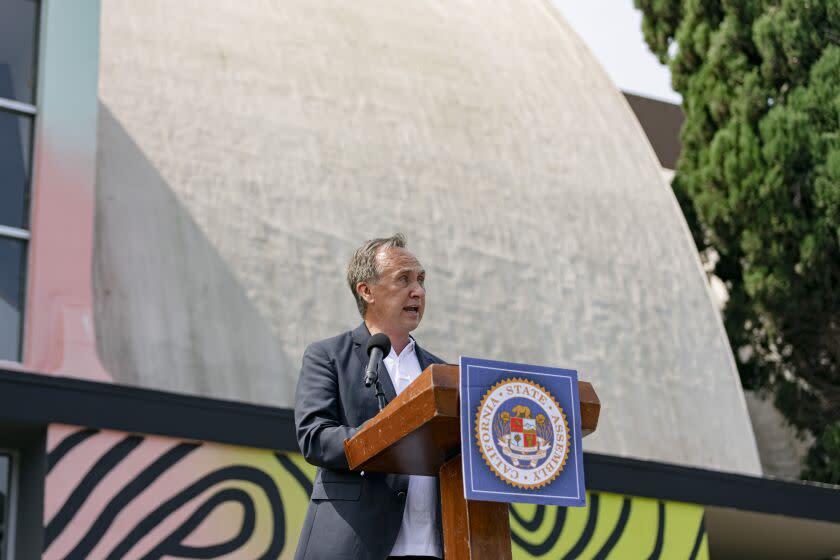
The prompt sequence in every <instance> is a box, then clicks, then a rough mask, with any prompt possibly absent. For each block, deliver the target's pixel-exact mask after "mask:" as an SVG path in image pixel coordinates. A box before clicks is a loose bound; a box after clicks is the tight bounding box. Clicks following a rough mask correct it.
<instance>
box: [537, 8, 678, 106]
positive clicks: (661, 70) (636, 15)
mask: <svg viewBox="0 0 840 560" xmlns="http://www.w3.org/2000/svg"><path fill="white" fill-rule="evenodd" d="M553 1H554V5H555V6H557V8H558V9H559V10H560V12H562V14H563V16H565V18H566V21H568V22H569V24H570V25H571V26H572V27H573V28H574V29H575V31H577V33H578V35H580V36H581V37H582V38H583V40H584V41H585V42H586V44H587V45H589V48H590V49H591V50H592V52H593V53H594V54H595V57H596V58H597V59H598V60H599V61H600V62H601V65H602V66H603V67H604V68H605V69H606V71H607V74H609V75H610V77H611V78H612V80H613V82H615V84H616V86H618V88H619V89H620V90H622V91H627V92H630V93H637V94H639V95H644V96H645V97H654V98H656V99H662V100H664V101H670V102H672V103H680V102H681V100H682V98H681V97H680V95H679V94H678V93H676V92H675V91H674V90H673V89H671V72H670V71H669V70H668V68H667V67H666V66H663V65H662V64H660V63H659V60H657V59H656V57H655V56H654V55H653V54H652V53H651V52H650V50H649V49H648V47H647V45H646V44H645V40H644V38H643V37H642V13H641V12H639V11H637V10H636V8H635V7H634V6H633V0H553Z"/></svg>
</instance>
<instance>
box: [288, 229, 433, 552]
mask: <svg viewBox="0 0 840 560" xmlns="http://www.w3.org/2000/svg"><path fill="white" fill-rule="evenodd" d="M405 245H406V242H405V237H404V236H403V235H402V234H396V235H394V236H392V237H388V238H381V239H372V240H370V241H367V242H365V243H364V244H363V245H362V246H361V247H360V248H359V249H358V250H356V252H355V254H354V255H353V257H352V259H351V260H350V264H349V266H348V267H347V282H348V284H349V285H350V290H351V291H352V292H353V297H355V299H356V305H357V306H358V308H359V313H360V314H361V315H362V319H363V320H364V322H363V323H362V324H361V325H359V326H358V327H357V328H356V329H354V330H352V331H348V332H345V333H343V334H340V335H338V336H335V337H333V338H328V339H326V340H322V341H320V342H316V343H314V344H311V345H310V346H309V347H308V348H307V349H306V351H305V352H304V354H303V366H302V368H301V372H300V379H299V380H298V386H297V392H296V394H295V427H296V429H297V439H298V445H299V446H300V450H301V452H302V453H303V456H304V457H305V458H306V460H307V461H309V462H310V463H312V464H313V465H316V466H317V467H318V470H317V473H316V475H315V482H314V484H313V487H312V497H311V500H310V503H309V509H308V510H307V512H306V519H305V520H304V522H303V529H302V530H301V534H300V541H299V543H298V548H297V553H296V555H295V558H296V559H300V560H328V559H330V560H331V559H347V560H350V559H352V560H357V559H370V560H383V559H386V558H391V557H393V558H399V559H401V560H408V559H409V558H442V557H443V546H442V539H441V529H440V498H439V491H438V484H437V479H436V478H435V477H430V476H408V475H399V474H383V473H359V472H351V471H350V470H349V469H348V467H347V459H346V458H345V456H344V440H345V439H348V438H350V437H352V436H353V434H355V433H356V431H357V430H358V427H359V426H360V425H361V424H362V423H364V422H365V421H366V420H369V419H370V418H372V417H373V416H375V415H376V413H377V412H378V411H379V407H378V405H377V398H376V394H375V392H374V390H373V389H372V388H366V387H365V366H366V365H367V364H368V354H367V345H368V341H369V340H370V338H371V336H372V335H374V334H377V333H383V334H384V335H386V336H387V337H388V339H389V340H390V342H391V350H390V352H389V353H388V354H387V355H386V356H385V357H384V359H383V360H382V361H383V363H384V366H385V369H386V370H387V373H388V375H382V374H384V373H385V372H383V371H382V369H383V368H381V367H380V368H379V372H380V373H381V374H380V376H379V381H381V383H382V389H383V391H384V393H385V397H386V398H387V399H388V400H389V401H390V400H391V399H393V398H394V397H395V396H396V395H397V394H399V393H400V392H402V391H403V390H404V389H405V388H406V387H407V386H408V385H409V384H410V383H411V382H412V381H413V380H414V379H416V378H417V376H418V375H420V373H421V372H422V371H423V370H424V369H425V368H427V367H428V366H429V365H430V364H435V363H442V360H440V359H438V358H437V357H435V356H433V355H432V354H430V353H428V352H426V351H425V350H423V349H422V348H420V346H418V345H417V343H416V341H415V340H414V339H413V338H412V337H411V336H409V333H410V332H411V331H413V330H414V329H416V328H417V326H418V325H419V324H420V320H421V319H422V318H423V309H424V307H425V304H426V290H425V288H424V281H425V278H426V272H425V270H423V267H422V266H420V262H419V261H418V260H417V258H416V257H415V256H414V255H412V254H411V253H410V252H409V251H407V250H406V248H405Z"/></svg>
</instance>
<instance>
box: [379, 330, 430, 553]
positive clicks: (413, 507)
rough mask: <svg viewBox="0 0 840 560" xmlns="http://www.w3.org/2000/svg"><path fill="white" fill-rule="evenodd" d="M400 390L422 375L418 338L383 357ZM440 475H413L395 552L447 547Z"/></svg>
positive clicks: (423, 550)
mask: <svg viewBox="0 0 840 560" xmlns="http://www.w3.org/2000/svg"><path fill="white" fill-rule="evenodd" d="M382 362H383V363H384V364H385V369H387V370H388V375H389V376H390V378H391V383H393V384H394V389H395V390H396V391H397V394H398V395H399V394H400V393H402V392H403V390H405V388H406V387H408V386H409V385H410V384H411V382H412V381H414V380H415V379H417V377H418V376H419V375H420V373H421V371H420V362H419V361H418V360H417V353H416V352H415V351H414V339H409V342H408V345H407V346H406V347H405V348H403V351H402V352H401V353H400V355H399V356H397V354H396V352H394V349H393V348H391V353H390V354H388V355H387V356H385V358H384V359H383V360H382ZM437 485H438V481H437V477H434V476H418V475H411V476H410V477H409V481H408V494H407V495H406V498H405V513H403V518H402V525H400V532H399V534H398V535H397V541H396V542H395V543H394V548H392V549H391V556H437V557H438V558H443V547H442V546H441V542H440V538H441V537H440V535H439V534H438V531H437V503H436V502H437Z"/></svg>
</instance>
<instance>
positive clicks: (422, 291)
mask: <svg viewBox="0 0 840 560" xmlns="http://www.w3.org/2000/svg"><path fill="white" fill-rule="evenodd" d="M425 295H426V288H424V287H423V284H421V283H420V282H415V283H414V288H413V289H412V290H411V296H412V297H414V296H416V297H423V296H425Z"/></svg>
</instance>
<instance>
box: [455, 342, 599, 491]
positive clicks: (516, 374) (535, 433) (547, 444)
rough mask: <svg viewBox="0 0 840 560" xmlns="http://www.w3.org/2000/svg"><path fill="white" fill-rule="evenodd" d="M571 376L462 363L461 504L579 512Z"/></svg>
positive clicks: (576, 418)
mask: <svg viewBox="0 0 840 560" xmlns="http://www.w3.org/2000/svg"><path fill="white" fill-rule="evenodd" d="M579 410H580V404H579V400H578V389H577V373H576V372H574V371H572V370H561V369H557V368H546V367H540V366H529V365H524V364H513V363H505V362H492V361H489V360H479V359H476V358H467V357H462V358H461V424H462V426H461V432H462V436H461V437H462V451H463V453H462V457H463V458H462V460H463V462H464V491H465V494H466V497H467V499H477V500H491V501H505V502H530V503H541V504H552V505H566V506H569V505H575V506H577V505H585V500H586V498H585V490H584V487H583V463H582V453H581V449H580V439H581V437H580V426H579Z"/></svg>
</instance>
